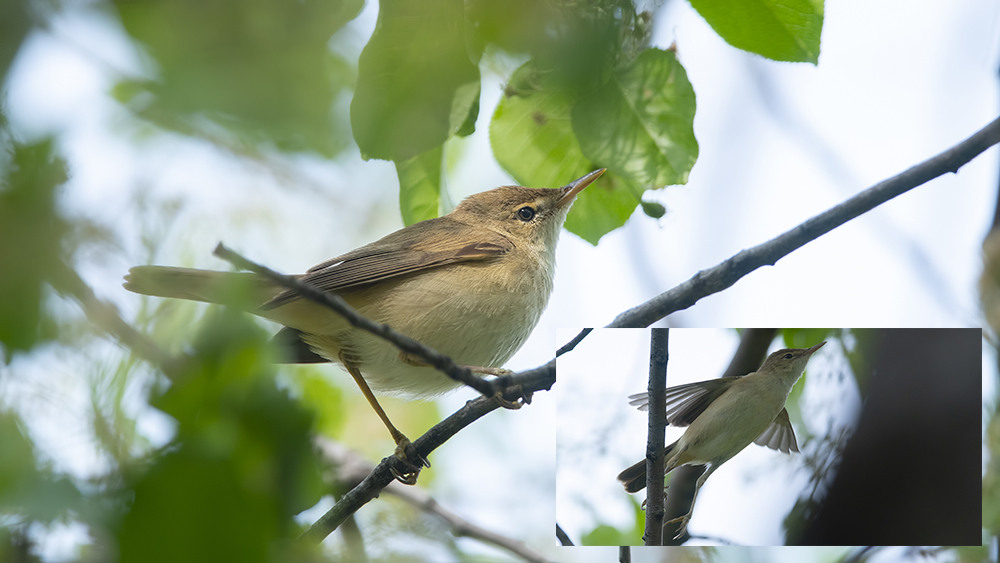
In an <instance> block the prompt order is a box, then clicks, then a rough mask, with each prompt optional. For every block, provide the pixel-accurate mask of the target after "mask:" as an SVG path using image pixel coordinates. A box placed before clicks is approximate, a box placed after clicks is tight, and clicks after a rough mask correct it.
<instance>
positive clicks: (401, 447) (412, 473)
mask: <svg viewBox="0 0 1000 563" xmlns="http://www.w3.org/2000/svg"><path fill="white" fill-rule="evenodd" d="M340 362H341V363H342V364H344V367H345V368H347V373H350V374H351V377H353V378H354V382H355V383H357V384H358V387H359V388H360V389H361V393H362V394H364V396H365V399H368V404H369V405H371V406H372V408H373V409H375V414H377V415H378V417H379V418H381V419H382V423H383V424H385V427H386V428H387V429H388V430H389V435H390V436H392V440H393V441H394V442H396V457H397V458H398V459H399V460H400V461H402V462H403V464H404V465H406V467H407V468H408V469H409V471H407V472H405V473H400V472H398V471H396V469H395V468H390V469H391V471H392V475H393V476H394V477H395V478H396V480H397V481H399V482H400V483H403V484H405V485H414V484H416V482H417V476H419V475H420V470H421V469H423V468H424V467H430V466H431V464H430V462H429V461H427V459H426V458H424V457H423V456H421V455H419V454H417V453H416V452H415V451H412V450H413V447H412V444H411V443H410V439H409V438H407V437H406V435H404V434H403V433H402V432H400V431H399V430H397V429H396V427H395V426H393V424H392V422H391V421H390V420H389V416H388V415H387V414H385V411H384V410H382V405H380V404H378V399H376V398H375V394H374V393H372V390H371V387H369V386H368V382H367V381H365V378H364V376H362V375H361V371H360V370H359V369H358V367H357V366H355V365H354V364H353V363H352V362H351V361H350V360H349V359H347V357H346V354H344V352H343V351H341V352H340ZM407 449H409V450H411V451H410V453H409V454H408V453H407V451H406V450H407ZM414 458H416V460H417V463H413V462H412V461H410V460H411V459H414Z"/></svg>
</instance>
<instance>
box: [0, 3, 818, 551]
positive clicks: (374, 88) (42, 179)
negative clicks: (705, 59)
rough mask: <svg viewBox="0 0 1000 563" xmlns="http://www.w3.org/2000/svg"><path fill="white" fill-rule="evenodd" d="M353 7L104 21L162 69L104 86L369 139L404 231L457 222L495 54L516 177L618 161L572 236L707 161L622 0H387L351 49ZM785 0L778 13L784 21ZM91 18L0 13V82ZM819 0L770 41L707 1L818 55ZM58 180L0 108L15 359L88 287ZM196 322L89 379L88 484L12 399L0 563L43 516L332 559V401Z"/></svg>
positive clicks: (682, 93)
mask: <svg viewBox="0 0 1000 563" xmlns="http://www.w3.org/2000/svg"><path fill="white" fill-rule="evenodd" d="M362 4H363V3H362V2H361V0H326V1H319V0H302V1H298V2H282V1H278V0H250V1H238V0H217V1H214V2H201V1H198V0H170V1H168V0H146V1H141V2H140V1H137V0H108V2H107V5H106V6H105V5H104V4H102V3H100V2H98V3H97V4H95V5H94V6H96V9H99V10H104V9H106V8H107V9H108V11H109V12H111V13H113V14H115V15H117V17H118V18H119V19H120V22H121V24H122V26H123V28H124V30H125V32H126V33H127V34H128V36H129V37H131V38H132V39H133V40H134V41H135V44H136V45H137V46H139V47H140V49H141V50H142V51H143V55H144V58H145V60H146V61H147V62H148V63H149V68H148V69H146V73H145V74H143V75H134V76H128V75H122V76H121V77H120V78H119V80H118V83H117V84H116V86H115V87H114V89H113V95H114V96H115V97H116V98H117V99H118V100H119V101H120V102H121V104H122V105H123V107H124V108H126V109H127V110H129V111H131V112H132V115H133V116H134V117H137V118H139V119H142V120H146V121H148V122H150V123H153V124H155V125H156V126H158V127H160V128H163V129H165V130H168V131H170V132H172V133H179V134H182V135H189V136H192V137H196V138H199V139H202V140H205V141H207V142H210V143H213V144H215V145H217V146H222V147H225V148H227V149H230V150H236V151H238V152H246V153H251V154H253V155H260V154H265V153H266V152H267V151H273V150H277V151H285V152H288V153H309V154H312V155H316V156H319V157H321V158H327V159H332V158H337V157H339V156H340V155H342V154H343V153H344V152H345V150H348V149H352V148H353V147H352V143H353V144H356V146H357V148H358V150H359V151H360V153H361V155H363V156H364V157H365V158H377V159H386V160H391V161H393V162H394V164H395V167H396V170H397V175H398V177H399V182H400V207H401V212H402V216H403V218H404V221H405V222H406V223H407V224H410V223H413V222H416V221H419V220H423V219H427V218H430V217H433V216H436V215H437V214H439V213H440V212H441V211H442V207H444V205H442V203H441V200H442V194H441V186H442V179H443V177H444V168H443V167H444V165H445V159H444V151H443V144H444V143H445V142H446V141H447V140H448V139H450V138H452V137H454V136H467V135H471V134H474V132H475V124H476V119H477V117H478V116H479V112H480V94H481V83H482V76H481V72H483V71H481V69H487V68H490V65H489V64H483V63H482V59H483V58H491V59H492V60H494V61H495V60H508V59H513V60H516V61H518V63H520V64H519V65H518V68H517V69H516V70H514V72H513V73H512V75H511V76H507V77H504V78H505V79H506V87H505V90H504V94H503V97H502V99H501V101H500V103H499V104H498V106H497V107H496V108H491V113H490V115H491V119H490V127H489V131H488V133H487V132H480V134H488V135H489V139H490V142H491V144H492V147H493V151H494V155H495V157H496V159H497V160H498V161H499V162H500V164H501V165H502V166H503V167H504V168H505V169H506V170H507V172H509V173H510V174H511V175H512V176H513V177H514V178H515V180H516V181H518V182H520V183H522V184H526V185H534V186H539V187H556V186H558V185H562V184H565V183H567V182H569V181H571V180H572V179H574V178H576V177H579V176H581V175H583V174H584V173H586V172H589V171H591V170H593V169H595V168H598V167H605V168H608V170H609V172H608V173H607V174H605V175H604V176H603V177H602V178H601V179H600V180H599V181H598V182H597V183H596V184H595V185H594V186H592V187H591V188H590V189H588V190H586V191H584V192H583V194H582V195H581V197H580V198H579V201H578V202H577V203H576V205H575V207H574V210H573V212H572V214H571V215H570V217H569V219H568V220H567V223H566V224H567V228H568V229H569V230H571V231H572V232H575V233H577V234H579V235H580V236H581V237H583V238H584V239H586V240H588V241H589V242H591V243H593V244H597V242H598V241H599V240H600V238H601V237H602V236H603V235H604V234H606V233H608V232H610V231H612V230H614V229H616V228H618V227H619V226H621V225H623V224H624V223H625V221H627V220H628V218H629V217H630V216H631V215H632V213H633V212H634V211H635V209H636V207H637V206H639V205H640V204H641V207H642V208H643V210H644V212H645V213H646V214H648V215H649V216H652V217H660V216H662V215H663V212H664V210H663V208H662V206H660V205H659V204H657V203H655V202H643V201H642V197H643V195H642V194H643V192H644V191H646V190H649V189H660V188H663V187H664V186H666V185H671V184H681V183H684V182H686V181H687V177H688V174H689V173H690V171H691V169H692V167H693V166H694V163H695V160H696V158H697V155H698V144H697V141H696V139H695V136H694V129H693V120H694V115H695V107H696V104H695V93H694V87H693V86H692V84H691V83H690V82H689V81H688V78H687V73H686V71H685V69H684V67H683V65H682V64H681V62H680V60H679V57H678V55H677V52H676V50H675V49H672V48H671V49H657V48H651V47H650V46H649V38H650V34H651V30H652V25H653V16H652V14H651V13H649V12H641V11H639V10H638V9H637V8H636V5H635V3H634V2H632V1H631V0H584V1H582V2H581V1H578V0H543V1H538V0H509V1H507V2H495V1H494V0H464V1H462V0H426V1H425V2H421V3H419V4H415V3H412V2H405V1H403V0H382V2H381V3H380V5H379V15H378V22H377V24H376V29H375V31H374V33H373V34H372V36H371V38H370V39H369V40H368V43H367V45H366V46H365V47H364V49H363V50H362V51H361V53H360V56H359V55H357V53H355V52H353V51H352V47H351V42H350V32H351V31H352V30H351V29H350V26H351V23H350V22H351V21H352V20H354V19H355V18H356V17H357V16H358V14H359V13H360V11H361V8H362ZM734 4H735V3H734ZM748 4H749V2H748ZM43 5H44V6H43ZM785 5H786V4H785V3H782V2H777V1H773V2H771V3H769V4H767V6H768V9H769V10H771V11H772V12H773V13H774V14H778V13H784V11H783V10H784V8H783V6H785ZM787 5H789V6H791V5H792V3H791V2H788V3H787ZM94 6H91V5H88V6H86V7H83V8H80V7H77V6H71V5H69V4H67V5H65V6H64V5H63V3H60V2H41V3H38V2H6V3H3V4H2V5H0V76H6V74H7V72H8V70H9V68H10V65H11V62H12V61H13V59H14V57H15V55H16V53H17V51H18V49H19V48H20V47H21V45H22V43H23V42H24V41H25V38H27V37H28V36H29V34H30V32H31V31H32V26H33V25H35V26H48V24H49V22H47V21H45V19H46V18H55V17H58V15H59V11H60V10H63V9H68V8H70V9H95V8H94ZM418 6H419V7H418ZM810 6H812V11H811V12H809V11H808V10H805V9H804V8H802V9H801V10H800V12H801V13H802V14H804V15H803V16H802V18H804V19H802V21H806V22H807V24H808V25H803V26H801V27H797V26H798V25H799V23H800V20H796V19H794V18H792V19H782V18H779V20H780V25H779V27H780V30H781V33H780V34H779V35H781V37H780V38H776V39H774V41H772V38H769V37H765V35H767V33H768V32H767V31H761V30H758V29H756V28H751V29H742V34H741V33H738V32H734V31H732V27H733V25H734V24H733V22H732V21H730V22H726V21H725V18H722V19H718V18H717V17H716V16H715V15H711V14H710V11H709V8H710V7H707V8H705V9H702V8H701V7H698V6H697V5H696V7H698V9H699V10H702V13H703V14H704V15H705V17H706V19H709V20H710V21H711V22H712V25H713V26H715V27H716V29H718V30H719V32H720V34H722V35H723V36H724V37H725V38H726V39H727V40H728V41H730V42H731V43H732V44H733V45H736V46H738V47H740V48H745V49H749V50H752V51H754V52H758V53H760V54H763V55H764V56H769V57H773V58H776V59H780V60H808V61H812V62H815V61H816V57H817V56H818V52H819V51H818V49H819V28H820V26H821V22H822V5H821V4H815V3H813V4H810ZM43 8H44V9H43ZM748 9H749V8H748ZM797 9H798V8H797ZM762 17H763V16H762ZM800 19H801V18H800ZM716 20H717V21H716ZM737 27H739V26H738V25H737ZM768 29H770V28H768ZM800 32H801V33H800ZM778 39H780V44H779V42H778ZM788 45H792V47H789V46H788ZM796 46H797V48H798V49H799V51H800V52H796V51H795V47H796ZM796 57H798V58H796ZM487 62H489V61H487ZM348 98H350V104H349V105H348V104H347V101H348ZM66 168H67V167H66V164H65V162H64V160H63V158H62V157H61V156H60V149H59V144H58V142H57V141H56V140H53V139H47V138H43V139H34V140H32V141H30V142H28V141H24V142H23V141H20V140H17V139H13V138H12V137H11V135H10V133H9V131H8V130H7V127H6V122H5V119H4V118H3V115H2V114H0V271H2V272H3V275H0V295H3V296H4V299H2V300H0V346H2V352H3V356H2V358H3V360H4V363H7V362H10V361H11V360H12V358H13V355H14V354H25V355H27V353H30V352H32V351H34V350H36V349H37V348H38V347H39V345H41V344H43V343H50V342H51V341H53V340H54V339H55V337H56V336H58V334H57V328H58V327H57V325H56V323H57V319H55V318H53V317H54V315H52V314H51V312H50V311H51V309H52V308H53V307H61V306H63V305H65V304H64V303H61V302H57V300H56V299H55V293H54V292H52V291H49V289H50V288H54V289H55V290H56V291H57V292H59V293H61V294H62V295H63V296H72V295H73V288H74V284H75V283H77V282H78V280H77V279H76V272H75V271H74V270H73V267H74V260H75V258H76V256H77V255H78V252H77V251H78V248H79V246H80V244H81V242H84V240H85V238H86V237H81V236H79V233H81V232H85V231H86V229H87V225H86V222H85V221H84V220H83V219H81V218H78V217H70V216H67V214H65V213H64V212H63V211H62V210H61V209H60V205H59V204H60V201H59V192H60V187H61V186H62V185H63V184H64V183H65V182H66V181H67V178H68V173H67V169H66ZM76 297H77V298H79V297H80V296H79V295H76ZM54 303H55V304H54ZM74 311H76V309H74ZM193 311H194V309H193V308H191V307H187V308H180V309H174V308H172V307H171V306H163V307H161V308H160V309H158V310H156V311H155V312H150V311H143V313H141V314H140V322H139V324H140V325H141V324H143V323H144V322H146V321H149V319H150V318H155V319H156V322H150V323H149V326H148V327H143V328H144V329H145V328H148V329H149V331H150V332H151V333H152V335H153V337H154V340H155V341H156V342H158V343H161V344H162V343H164V342H167V341H169V340H171V339H172V340H175V341H178V342H176V346H173V345H170V346H168V349H169V350H170V351H171V352H173V351H174V350H176V349H180V350H183V353H182V354H180V355H178V356H177V357H178V358H181V361H179V363H177V364H176V365H170V366H148V365H145V364H142V363H140V362H138V361H137V360H136V359H134V358H128V357H118V358H117V360H118V361H117V362H116V361H114V360H110V361H107V363H105V364H101V365H100V366H99V367H95V368H93V369H94V371H95V372H98V373H97V374H96V375H94V376H92V377H93V380H94V382H93V389H92V393H93V396H92V397H91V399H92V400H91V403H92V405H91V406H92V412H91V414H92V422H93V428H92V430H93V433H94V438H95V442H96V443H97V447H98V448H101V449H102V451H101V452H100V455H102V456H105V457H106V459H105V461H106V462H107V468H106V471H104V472H103V473H102V474H100V475H95V476H92V478H91V479H89V480H87V479H78V478H73V477H70V476H68V475H66V474H63V473H60V472H59V471H57V470H56V469H54V468H52V467H51V466H50V464H49V462H48V461H47V460H45V459H44V458H43V457H42V456H40V455H39V452H38V449H39V448H37V447H36V445H35V444H34V442H33V440H32V437H31V435H30V434H28V433H27V432H26V431H25V430H24V427H23V424H22V421H21V419H20V418H19V413H16V412H12V411H7V410H5V409H6V406H7V405H4V406H3V408H0V444H2V445H3V453H4V455H2V456H0V513H2V514H3V517H4V520H3V523H4V528H2V529H0V559H3V560H6V559H7V558H8V554H14V555H11V556H10V558H11V559H13V558H14V557H15V556H16V557H18V558H20V559H24V560H27V559H29V558H30V557H31V556H30V555H29V554H28V552H30V551H31V549H30V548H31V541H32V540H31V539H30V538H29V537H28V535H26V531H27V530H28V529H29V528H30V527H32V526H33V525H34V524H42V525H51V524H53V523H56V524H59V523H63V524H65V523H72V522H79V523H83V524H84V525H85V526H86V527H87V529H88V531H89V532H90V535H91V539H92V541H93V543H92V545H91V546H90V547H89V548H88V549H89V550H90V551H91V552H92V553H89V554H88V555H92V556H93V557H92V558H94V559H101V560H110V559H114V558H115V557H116V555H115V554H117V557H119V558H120V559H121V560H125V561H128V560H142V561H157V560H161V561H168V560H169V561H175V560H213V561H214V560H229V559H239V560H248V561H249V560H264V559H280V560H314V559H317V558H318V557H319V556H318V555H317V554H315V553H305V552H303V551H300V550H299V548H297V547H293V540H294V539H295V538H296V537H297V536H298V534H299V532H300V531H301V530H300V528H299V525H298V524H297V523H295V520H294V519H293V517H294V516H295V515H296V514H298V513H300V512H301V511H303V510H304V509H306V508H308V507H311V506H313V505H315V504H316V502H317V501H318V499H319V498H320V497H321V495H322V494H323V492H324V486H323V483H322V480H321V479H320V470H321V464H320V460H319V459H318V458H317V457H316V454H315V453H314V452H313V449H312V447H311V444H310V440H309V437H310V436H311V435H312V434H313V433H314V432H323V433H327V434H336V433H339V432H340V431H341V430H342V429H343V426H344V418H345V416H346V415H345V413H344V412H342V411H341V410H340V409H339V407H341V406H342V405H343V404H344V403H345V401H344V400H343V398H342V397H341V394H340V390H339V389H337V388H335V387H333V386H330V385H329V383H328V382H327V381H325V380H323V379H322V378H320V377H316V376H314V375H309V374H306V375H304V376H303V377H301V378H297V379H296V380H295V382H294V383H288V382H279V381H278V380H277V379H276V374H275V372H274V370H273V368H272V367H271V366H270V364H269V363H268V358H267V356H266V353H265V352H264V346H263V344H264V340H265V339H264V337H263V335H262V333H261V332H260V331H259V330H258V329H257V328H255V326H254V325H252V324H249V323H248V321H246V320H245V319H241V318H238V317H233V316H231V315H229V314H228V313H223V312H219V311H216V310H212V311H211V312H210V313H209V314H208V315H207V317H206V320H202V321H200V322H198V321H197V315H195V314H194V313H193ZM190 326H199V327H200V329H199V330H198V331H197V332H198V334H197V335H196V336H193V337H192V336H191V334H190V331H186V330H182V329H180V328H179V327H185V328H186V327H190ZM96 364H97V362H95V365H96ZM2 368H3V366H0V369H2ZM2 375H3V374H2V373H0V376H2ZM137 381H144V382H141V383H136V382H137ZM0 382H2V381H0ZM132 386H135V387H139V388H140V389H139V391H138V392H137V394H138V395H139V397H140V398H139V401H140V402H142V403H143V406H146V407H148V406H152V407H153V408H155V409H157V410H158V412H159V413H161V414H162V415H164V416H165V417H168V418H169V420H171V421H172V423H173V424H174V425H175V433H174V435H173V436H172V437H170V438H169V440H168V441H167V443H166V444H161V445H159V446H156V445H151V444H149V443H147V442H146V440H145V438H144V437H143V436H142V433H141V432H139V431H138V430H137V426H138V423H137V420H136V418H135V413H134V412H130V411H129V410H128V409H126V408H125V407H124V406H123V405H124V403H125V396H126V395H127V392H126V390H127V389H128V390H129V392H132V391H135V390H134V389H133V387H132ZM296 395H298V396H296ZM0 399H6V397H3V396H0ZM320 403H322V407H320V406H319V405H320ZM433 408H434V407H432V406H427V405H423V406H420V407H419V408H417V409H414V411H413V412H414V413H416V414H411V416H415V417H420V421H421V423H422V424H427V425H429V424H430V422H431V420H432V419H434V420H436V419H437V416H436V414H437V413H436V412H434V411H433ZM376 422H377V421H376ZM409 427H411V428H413V426H412V425H410V426H409ZM378 432H379V434H380V436H381V434H382V433H383V432H384V431H383V430H382V429H381V428H379V429H378ZM378 439H384V438H381V437H380V438H378ZM370 441H372V442H374V439H373V440H370ZM429 477H432V474H431V475H429V476H428V478H429ZM640 512H641V511H638V510H637V519H636V522H637V526H640V527H641V518H640V517H639V516H640V514H639V513H640ZM605 532H608V531H606V530H595V531H594V537H597V535H600V534H602V533H605ZM639 535H641V534H638V535H637V534H634V533H630V534H628V536H629V537H638V536H639ZM602 543H604V542H602ZM8 548H9V549H8ZM457 551H458V549H457V548H456V552H457Z"/></svg>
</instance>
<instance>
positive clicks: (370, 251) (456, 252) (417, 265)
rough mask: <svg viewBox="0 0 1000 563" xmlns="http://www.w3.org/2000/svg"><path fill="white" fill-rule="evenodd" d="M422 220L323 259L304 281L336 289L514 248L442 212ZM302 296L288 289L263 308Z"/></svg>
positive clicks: (307, 274) (484, 231) (487, 256)
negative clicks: (330, 257) (353, 248)
mask: <svg viewBox="0 0 1000 563" xmlns="http://www.w3.org/2000/svg"><path fill="white" fill-rule="evenodd" d="M421 225H423V228H421V229H417V230H411V229H402V230H399V231H396V232H395V233H392V234H390V235H388V236H386V237H384V238H382V239H380V240H377V241H375V242H373V243H371V244H367V245H365V246H362V247H361V248H358V249H357V250H352V251H351V252H348V253H347V254H344V255H341V256H338V257H336V258H333V259H331V260H327V261H326V262H323V263H322V264H318V265H316V266H314V267H312V268H311V269H310V270H309V271H308V272H307V273H306V274H305V275H304V276H302V277H301V278H299V281H301V282H303V283H307V284H309V285H311V286H313V287H315V288H317V289H320V290H323V291H331V292H335V291H340V290H343V289H347V288H351V287H356V286H360V285H364V284H368V283H373V282H377V281H381V280H384V279H387V278H392V277H396V276H401V275H405V274H411V273H413V272H418V271H421V270H426V269H429V268H436V267H439V266H444V265H447V264H456V263H459V262H470V261H478V260H488V259H491V258H496V257H497V256H501V255H503V254H506V253H507V252H509V251H510V250H511V249H512V248H513V247H514V245H513V244H512V243H511V242H510V241H509V240H508V239H506V238H505V237H503V236H502V235H500V234H499V233H497V232H495V231H491V230H489V229H486V228H480V227H472V226H469V225H466V224H464V223H459V222H457V221H455V220H453V219H451V218H449V217H438V218H437V219H431V220H429V221H424V222H423V223H422V224H421ZM296 299H299V295H298V294H297V293H295V292H294V291H290V290H289V291H283V292H282V293H280V294H278V295H277V296H275V297H274V298H273V299H271V300H270V301H268V302H267V303H265V304H264V305H263V306H262V307H261V308H262V309H273V308H275V307H280V306H281V305H284V304H286V303H289V302H291V301H294V300H296Z"/></svg>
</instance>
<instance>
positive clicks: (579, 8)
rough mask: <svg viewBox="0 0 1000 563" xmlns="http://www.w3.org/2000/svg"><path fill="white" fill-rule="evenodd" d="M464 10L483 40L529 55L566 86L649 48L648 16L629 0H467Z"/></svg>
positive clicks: (602, 76)
mask: <svg viewBox="0 0 1000 563" xmlns="http://www.w3.org/2000/svg"><path fill="white" fill-rule="evenodd" d="M465 5H466V12H467V13H468V15H469V19H470V20H471V21H472V22H473V24H474V25H475V27H476V30H477V31H478V33H479V34H480V36H481V37H482V38H483V41H485V42H491V43H494V44H496V45H498V46H499V47H500V48H502V49H504V50H506V51H508V52H511V53H527V54H530V55H531V58H532V60H533V61H534V63H535V66H536V67H537V68H540V69H545V70H550V71H553V72H556V73H558V74H559V80H560V82H562V83H563V84H564V85H565V86H566V87H568V88H572V89H574V90H578V91H586V90H588V89H590V88H593V87H596V86H599V85H600V84H603V83H604V82H605V81H606V80H607V77H608V76H610V74H611V72H613V70H614V69H615V68H618V67H621V66H627V65H628V64H629V63H630V62H631V61H632V60H633V59H634V58H635V56H636V55H637V54H638V53H639V52H640V51H641V50H643V49H645V48H646V47H648V45H649V38H650V35H651V31H652V26H651V16H650V14H649V13H647V12H642V13H638V12H637V11H636V5H635V2H633V1H632V0H587V1H586V2H579V1H577V0H554V1H545V2H538V1H534V0H505V1H503V2H496V1H495V0H466V3H465Z"/></svg>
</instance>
